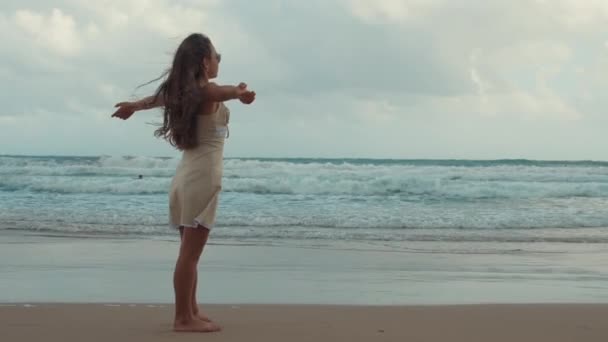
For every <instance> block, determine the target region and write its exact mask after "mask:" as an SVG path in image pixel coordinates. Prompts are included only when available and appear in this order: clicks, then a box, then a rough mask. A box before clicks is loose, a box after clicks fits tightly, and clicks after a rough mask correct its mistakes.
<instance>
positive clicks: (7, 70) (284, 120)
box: [0, 0, 608, 160]
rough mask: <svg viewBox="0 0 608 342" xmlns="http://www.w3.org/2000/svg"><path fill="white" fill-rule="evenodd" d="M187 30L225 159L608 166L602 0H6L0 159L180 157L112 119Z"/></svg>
mask: <svg viewBox="0 0 608 342" xmlns="http://www.w3.org/2000/svg"><path fill="white" fill-rule="evenodd" d="M190 32H203V33H206V34H208V35H209V36H210V37H211V39H212V40H213V42H214V44H215V45H216V47H217V49H218V51H220V52H221V53H222V55H223V56H222V57H223V59H222V64H221V70H220V77H219V79H218V82H219V83H231V84H235V83H238V82H240V81H244V82H247V83H248V84H249V85H250V87H251V88H252V89H254V90H256V91H257V93H258V99H257V101H256V103H255V104H254V105H252V106H249V107H247V106H243V105H241V104H240V103H238V102H235V103H231V104H229V106H230V108H231V111H232V117H231V136H230V139H228V141H227V145H226V152H225V153H226V156H227V157H368V158H466V159H499V158H529V159H553V160H555V159H559V160H570V159H577V160H580V159H594V160H608V134H606V132H605V131H606V130H607V129H608V111H607V108H608V96H606V90H607V89H608V87H607V86H608V1H606V0H495V1H485V0H306V1H300V0H292V1H288V0H284V1H280V0H259V1H251V0H181V1H174V0H97V1H95V2H93V1H81V0H57V1H47V0H37V1H32V0H30V1H27V0H26V1H24V0H19V1H15V0H8V1H7V0H3V1H2V4H1V5H0V40H1V41H2V44H1V45H0V77H1V80H2V82H0V99H1V103H2V108H0V154H28V155H31V154H34V155H47V154H52V155H102V154H103V155H150V156H156V155H162V156H173V155H178V152H176V151H174V150H173V149H171V148H170V146H169V145H168V144H166V143H165V142H163V141H162V140H158V139H156V138H154V137H153V130H154V126H153V125H152V124H153V123H157V122H160V111H158V110H156V111H148V112H140V113H137V114H136V116H135V117H134V118H133V119H131V120H129V121H121V120H116V119H110V114H111V113H112V107H113V105H114V104H115V103H116V102H118V101H120V100H125V99H135V98H137V97H141V96H145V95H147V94H148V93H150V92H151V91H152V90H153V89H154V87H145V88H142V89H139V90H137V91H136V90H135V88H136V87H137V86H138V85H140V84H142V83H145V82H147V81H149V80H151V79H154V78H156V77H157V76H158V75H159V74H160V73H161V72H162V71H163V70H164V69H165V68H166V67H167V66H168V65H169V63H170V61H171V55H172V53H173V51H174V50H175V48H176V47H177V45H178V44H179V42H180V41H181V39H183V38H184V37H185V36H186V35H187V34H188V33H190Z"/></svg>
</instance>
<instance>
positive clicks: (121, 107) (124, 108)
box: [112, 102, 138, 120]
mask: <svg viewBox="0 0 608 342" xmlns="http://www.w3.org/2000/svg"><path fill="white" fill-rule="evenodd" d="M114 107H116V108H118V109H117V110H116V111H115V112H114V114H112V117H117V118H119V119H123V120H127V119H128V118H130V117H131V115H133V113H135V112H136V111H137V109H138V108H137V105H136V104H135V103H134V102H120V103H117V104H116V105H115V106H114Z"/></svg>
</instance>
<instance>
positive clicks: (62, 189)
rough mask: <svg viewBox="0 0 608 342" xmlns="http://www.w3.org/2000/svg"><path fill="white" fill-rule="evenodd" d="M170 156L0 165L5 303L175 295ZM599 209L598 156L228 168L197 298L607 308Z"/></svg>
mask: <svg viewBox="0 0 608 342" xmlns="http://www.w3.org/2000/svg"><path fill="white" fill-rule="evenodd" d="M178 163H179V157H176V158H170V157H143V156H121V157H117V156H97V157H65V156H6V155H5V156H0V274H2V277H0V302H27V301H38V302H48V301H51V302H52V301H59V302H112V301H118V302H167V303H170V302H171V301H172V299H173V298H172V289H171V281H170V279H171V271H172V268H173V265H174V262H175V257H176V255H177V248H178V246H179V243H178V242H179V235H178V234H177V233H176V231H175V230H172V229H171V228H170V227H169V224H168V196H167V192H168V189H169V185H170V183H171V178H172V176H173V173H174V171H175V169H176V167H177V164H178ZM140 175H141V176H142V177H141V179H140V177H139V176H140ZM607 208H608V162H595V161H576V162H572V161H534V160H491V161H490V160H488V161H481V160H375V159H267V158H227V159H225V161H224V179H223V189H222V194H221V197H220V207H219V212H218V220H217V225H216V227H214V229H213V230H212V233H211V236H210V240H209V243H208V245H209V246H208V248H206V249H205V252H204V256H203V259H202V262H201V266H200V268H201V272H202V276H201V288H202V289H204V291H203V293H202V294H201V298H202V299H201V300H203V301H204V302H216V303H309V304H312V303H320V304H413V303H416V304H449V303H497V302H505V303H516V302H524V303H529V302H594V303H595V302H608V264H606V262H605V260H608V259H607V258H608V244H607V243H608V228H607V227H608V210H606V209H607ZM243 284H247V286H246V287H243ZM294 291H295V292H294Z"/></svg>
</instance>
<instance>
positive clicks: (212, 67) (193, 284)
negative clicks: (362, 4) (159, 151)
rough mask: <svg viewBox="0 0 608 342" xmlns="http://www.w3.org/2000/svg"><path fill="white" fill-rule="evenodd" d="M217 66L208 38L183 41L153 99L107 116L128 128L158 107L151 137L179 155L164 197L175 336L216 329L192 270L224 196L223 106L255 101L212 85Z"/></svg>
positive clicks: (243, 92)
mask: <svg viewBox="0 0 608 342" xmlns="http://www.w3.org/2000/svg"><path fill="white" fill-rule="evenodd" d="M220 59H221V56H220V55H219V54H218V53H217V52H216V50H215V47H214V46H213V44H212V43H211V40H210V39H209V38H208V37H207V36H205V35H203V34H200V33H194V34H191V35H189V36H188V37H187V38H186V39H184V40H183V41H182V43H181V44H180V45H179V47H178V49H177V51H176V52H175V56H174V58H173V64H172V66H171V68H170V69H169V70H168V71H167V72H166V73H165V74H164V76H166V78H165V80H164V81H163V82H162V84H161V85H160V86H159V87H158V90H157V91H156V93H155V94H154V95H152V96H149V97H147V98H144V99H143V100H140V101H137V102H121V103H118V104H117V105H116V107H118V109H117V110H116V112H115V113H114V114H112V117H117V118H120V119H123V120H126V119H128V118H129V117H130V116H131V115H133V113H135V112H136V111H138V110H143V109H150V108H154V107H163V109H164V120H163V124H162V126H161V127H160V128H159V129H157V130H156V132H155V136H157V137H162V138H164V139H166V140H167V141H168V142H169V143H170V144H171V145H172V146H174V147H176V148H177V149H179V150H181V151H183V154H182V160H181V162H180V164H179V166H178V167H177V171H176V174H175V176H174V178H173V181H172V184H171V190H170V193H169V221H170V225H171V226H172V227H174V228H176V229H178V230H179V232H180V236H181V246H180V250H179V257H178V259H177V263H176V265H175V272H174V276H173V286H174V289H175V321H174V323H173V328H174V330H175V331H193V332H213V331H219V330H220V329H221V328H220V327H219V325H217V324H216V323H214V322H213V321H211V320H210V319H209V318H208V317H207V316H205V315H204V314H203V313H201V312H200V311H199V309H198V304H197V302H196V288H197V266H198V261H199V259H200V256H201V253H202V251H203V248H204V247H205V243H206V242H207V238H208V236H209V231H210V230H211V229H212V228H213V225H214V224H215V217H216V211H217V205H218V196H219V194H220V190H221V189H222V170H223V151H224V139H225V138H226V137H227V136H228V134H229V132H228V121H229V118H230V111H229V110H228V108H227V107H226V106H225V105H224V102H226V101H229V100H235V99H238V100H240V101H241V102H242V103H244V104H251V103H252V102H253V101H254V100H255V95H256V94H255V92H253V91H251V90H248V89H247V85H246V84H245V83H240V84H239V85H238V86H220V85H217V84H215V83H213V82H211V81H210V80H212V79H214V78H215V77H217V75H218V71H219V63H220ZM161 77H162V76H161Z"/></svg>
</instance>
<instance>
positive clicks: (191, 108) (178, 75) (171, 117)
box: [154, 33, 211, 150]
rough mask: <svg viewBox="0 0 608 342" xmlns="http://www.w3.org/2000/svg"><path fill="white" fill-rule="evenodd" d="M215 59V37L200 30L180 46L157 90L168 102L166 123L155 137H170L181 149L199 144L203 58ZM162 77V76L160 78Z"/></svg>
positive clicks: (156, 97)
mask: <svg viewBox="0 0 608 342" xmlns="http://www.w3.org/2000/svg"><path fill="white" fill-rule="evenodd" d="M205 57H206V58H211V40H210V39H209V38H208V37H207V36H205V35H203V34H200V33H193V34H191V35H189V36H188V37H187V38H186V39H184V40H183V41H182V43H181V44H180V45H179V47H178V48H177V51H176V52H175V56H174V57H173V64H172V65H171V68H170V69H168V70H167V71H165V73H163V75H161V77H160V78H163V77H165V76H166V79H165V80H164V81H163V82H162V83H161V85H160V86H159V87H158V89H157V90H156V93H155V97H154V99H155V100H157V99H158V97H159V96H162V98H163V100H164V101H163V102H164V113H163V124H162V125H161V127H159V128H158V129H157V130H156V131H155V132H154V136H156V137H159V138H163V139H165V140H167V141H168V142H169V143H170V144H171V145H172V146H174V147H176V148H177V149H179V150H187V149H191V148H194V147H196V146H197V145H198V142H197V138H196V137H197V134H196V115H197V114H198V113H199V111H200V107H201V104H202V102H203V98H202V96H201V87H200V83H199V82H200V78H201V77H202V76H203V75H204V74H205V70H204V66H203V59H204V58H205ZM160 78H159V79H160Z"/></svg>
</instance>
